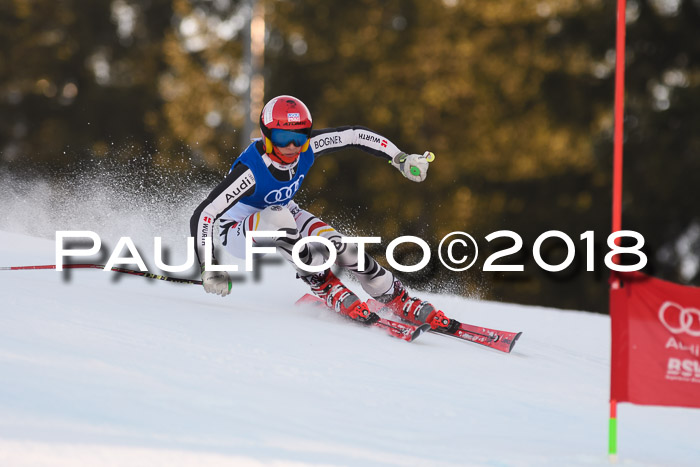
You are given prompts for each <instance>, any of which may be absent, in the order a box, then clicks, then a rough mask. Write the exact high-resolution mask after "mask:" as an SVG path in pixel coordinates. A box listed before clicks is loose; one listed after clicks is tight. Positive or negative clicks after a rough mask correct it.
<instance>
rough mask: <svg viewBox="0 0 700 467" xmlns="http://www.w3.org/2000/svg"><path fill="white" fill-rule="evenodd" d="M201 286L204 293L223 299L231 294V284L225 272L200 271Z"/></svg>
mask: <svg viewBox="0 0 700 467" xmlns="http://www.w3.org/2000/svg"><path fill="white" fill-rule="evenodd" d="M202 286H204V291H205V292H206V293H215V294H217V295H221V296H222V297H225V296H226V295H228V294H230V293H231V287H232V286H233V283H232V282H231V278H230V277H229V275H228V273H227V272H226V271H202Z"/></svg>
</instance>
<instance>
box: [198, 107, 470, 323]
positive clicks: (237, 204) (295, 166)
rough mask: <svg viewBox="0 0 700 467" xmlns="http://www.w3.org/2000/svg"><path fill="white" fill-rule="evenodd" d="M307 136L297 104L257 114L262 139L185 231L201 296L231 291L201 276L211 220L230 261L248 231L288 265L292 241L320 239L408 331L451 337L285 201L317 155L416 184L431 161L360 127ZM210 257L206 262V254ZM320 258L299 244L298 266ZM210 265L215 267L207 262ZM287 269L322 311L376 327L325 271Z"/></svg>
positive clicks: (208, 274)
mask: <svg viewBox="0 0 700 467" xmlns="http://www.w3.org/2000/svg"><path fill="white" fill-rule="evenodd" d="M311 128H312V119H311V113H310V112H309V109H308V108H307V107H306V105H304V103H303V102H302V101H301V100H299V99H297V98H295V97H292V96H285V95H283V96H278V97H275V98H273V99H272V100H270V101H269V102H268V103H267V104H266V105H265V106H264V107H263V109H262V112H261V113H260V130H261V131H262V138H260V139H256V140H254V141H253V142H252V143H251V144H250V145H249V146H248V147H247V148H246V149H245V150H244V151H243V152H242V153H241V155H240V156H239V157H238V158H237V159H236V160H235V161H234V162H233V165H232V166H231V169H230V171H229V173H228V175H227V176H226V178H224V180H223V181H222V182H221V183H219V185H218V186H217V187H216V188H214V190H213V191H212V192H211V193H210V194H209V196H207V198H206V199H205V200H204V201H203V202H202V203H201V204H200V205H199V206H198V207H197V209H196V210H195V211H194V214H193V215H192V218H191V220H190V230H191V233H192V236H193V237H194V238H195V245H196V251H197V255H198V258H199V261H200V264H201V265H202V283H203V285H204V290H205V291H206V292H208V293H215V294H219V295H221V296H222V297H223V296H226V295H228V294H229V293H230V291H231V286H232V282H231V279H230V277H229V275H228V273H227V272H225V271H207V270H204V258H205V244H206V243H205V239H207V238H211V237H212V236H213V227H214V222H215V221H216V220H219V236H220V241H221V244H222V245H223V246H224V247H225V248H226V251H228V252H229V253H231V254H232V255H233V256H235V257H238V258H245V236H246V234H247V233H248V232H250V231H275V232H280V236H279V237H273V238H271V239H261V238H256V239H254V243H255V244H256V245H261V246H265V245H272V246H275V247H276V248H277V250H278V251H279V252H280V254H281V255H282V256H283V257H284V258H285V259H287V260H288V261H290V262H292V264H294V263H293V261H292V247H293V246H294V244H295V243H296V242H297V241H299V240H300V239H301V238H303V237H308V236H321V237H324V238H326V239H328V240H330V241H331V242H332V243H333V245H335V247H336V250H337V259H336V264H337V265H338V266H340V267H343V268H346V269H348V270H350V271H351V272H352V273H353V275H354V276H355V277H356V278H357V279H358V280H359V282H360V284H361V285H362V288H363V289H364V290H365V292H367V294H369V295H370V296H371V297H373V298H374V299H376V300H377V301H379V302H381V303H382V304H384V306H385V307H387V308H389V309H390V310H391V311H392V312H393V313H394V314H396V315H398V316H399V317H400V318H402V319H404V320H406V321H409V322H411V323H414V324H422V323H429V324H430V325H431V328H432V329H434V330H437V331H441V332H445V333H453V332H455V330H456V329H457V328H458V327H459V325H460V323H459V322H457V321H456V320H453V319H449V318H447V317H446V316H445V315H444V313H443V312H442V311H438V310H436V309H435V307H433V306H432V305H431V304H430V303H428V302H426V301H423V300H421V299H419V298H416V297H410V296H409V294H408V291H407V290H406V288H405V287H404V286H403V284H402V283H401V281H400V280H398V279H397V278H396V277H394V275H393V274H392V273H391V272H389V271H388V270H387V269H385V268H383V267H382V266H380V265H379V264H378V263H377V262H376V261H375V260H374V259H373V258H371V257H370V256H369V255H367V254H365V255H364V266H365V267H364V269H363V270H362V271H360V270H359V269H358V247H357V245H355V244H352V243H342V242H341V238H342V234H340V233H339V232H338V231H336V230H335V229H333V228H332V227H331V226H329V225H328V224H326V223H325V222H323V221H322V220H320V219H319V218H318V217H316V216H314V215H313V214H311V213H310V212H308V211H306V210H304V209H302V208H300V207H299V206H298V205H297V204H296V203H295V202H294V201H293V198H294V195H295V194H296V193H297V191H298V190H299V188H300V186H301V184H302V182H303V180H304V177H305V176H306V174H307V173H308V171H309V169H310V168H311V166H312V165H313V163H314V161H315V160H316V158H317V157H320V156H322V155H325V154H329V153H331V152H335V151H338V150H340V149H344V148H349V147H354V148H358V149H361V150H363V151H364V152H367V153H369V154H372V155H374V156H377V157H379V158H382V159H385V160H386V161H388V162H389V163H390V164H391V165H392V166H394V167H395V168H396V169H398V170H399V171H400V172H401V173H402V174H403V175H404V176H405V177H406V178H408V179H409V180H412V181H414V182H422V181H423V180H425V177H426V173H427V170H428V162H429V160H428V159H429V158H432V153H430V152H426V153H425V154H423V155H418V154H406V153H404V152H402V151H400V150H399V149H398V148H397V147H396V146H395V145H394V144H393V143H392V142H391V141H389V140H388V139H387V138H384V137H383V136H381V135H379V134H377V133H375V132H373V131H371V130H368V129H367V128H364V127H360V126H344V127H339V128H327V129H323V130H312V129H311ZM212 240H213V239H212ZM265 240H268V243H265ZM210 245H213V241H212V242H211V244H210ZM211 248H212V249H213V246H212V247H211ZM210 253H211V255H212V258H214V255H213V253H214V252H213V251H210ZM326 255H327V253H326V252H325V251H323V250H319V249H316V248H312V247H309V244H306V245H304V246H303V248H302V249H301V250H300V253H299V258H300V259H301V261H302V262H303V263H304V264H307V265H312V266H315V265H320V264H323V263H324V262H325V261H326V259H327V258H326ZM212 262H213V263H214V264H216V263H215V259H213V261H212ZM295 269H296V270H297V277H299V278H300V279H301V280H303V281H304V282H305V283H307V284H308V285H309V286H310V287H311V291H312V292H313V293H314V294H315V295H316V296H318V297H320V298H321V299H323V300H324V301H325V302H326V304H327V305H328V306H329V307H331V308H333V309H335V310H336V311H338V312H340V313H341V314H343V315H346V316H348V317H350V318H351V319H354V320H357V321H360V322H364V323H372V322H374V321H376V320H377V319H378V316H377V315H376V314H375V313H372V312H370V310H369V308H368V306H367V304H366V303H364V302H363V301H361V300H360V299H359V298H358V297H357V295H355V294H354V293H353V292H352V291H350V290H349V289H348V288H347V287H346V286H345V285H344V284H343V283H342V282H341V281H340V280H339V279H338V278H337V277H336V276H335V275H334V274H333V272H332V271H331V270H330V268H329V269H327V270H325V271H323V272H319V273H310V272H308V271H305V270H303V269H301V268H298V267H296V266H295Z"/></svg>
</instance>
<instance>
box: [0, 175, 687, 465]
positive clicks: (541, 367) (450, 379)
mask: <svg viewBox="0 0 700 467" xmlns="http://www.w3.org/2000/svg"><path fill="white" fill-rule="evenodd" d="M35 188H36V186H35ZM10 193H11V195H12V196H10V197H9V198H8V197H7V196H5V198H4V199H2V201H3V203H2V208H1V209H0V266H23V265H43V264H54V263H55V248H56V245H55V241H54V240H53V239H52V238H53V232H55V230H95V231H97V232H98V233H99V234H100V235H101V236H102V238H103V240H105V242H104V248H105V250H106V251H105V252H103V253H105V254H110V253H111V250H109V247H110V246H113V245H114V244H115V241H116V237H115V235H117V233H119V234H121V235H129V236H132V237H133V238H134V240H135V242H136V244H137V246H139V249H140V252H141V253H142V254H143V256H144V257H147V258H152V256H153V250H152V248H153V247H152V245H153V243H152V237H153V236H156V235H161V236H163V237H164V238H166V239H167V240H166V244H168V245H170V247H171V248H172V251H173V252H175V253H177V251H178V246H179V245H180V244H181V245H182V246H184V237H186V236H187V235H188V231H187V219H188V217H189V214H188V213H189V212H191V210H192V209H193V207H194V205H186V204H182V205H178V207H177V209H162V206H161V207H160V208H158V207H157V206H156V207H155V208H154V210H153V211H150V210H149V209H147V208H148V206H145V207H144V206H139V205H138V204H135V203H122V204H120V205H119V206H117V207H116V208H119V209H116V208H115V206H113V203H114V202H113V201H112V198H110V196H109V195H108V194H104V193H103V196H97V197H94V196H91V197H89V198H87V197H86V198H85V199H78V200H76V198H75V197H66V198H65V199H64V201H65V202H64V203H55V204H53V205H50V206H51V207H49V206H47V205H45V204H42V200H43V199H44V198H45V197H44V196H43V195H42V193H40V192H32V191H31V190H25V191H22V192H18V191H16V190H15V191H12V190H11V191H10ZM93 195H94V194H93ZM13 196H14V198H13ZM194 198H197V196H195V197H194ZM190 204H192V203H190ZM195 205H196V203H195ZM100 208H101V209H100ZM163 212H165V213H166V215H165V216H163V215H161V214H162V213H163ZM154 213H155V214H154ZM158 213H161V214H158ZM68 214H70V216H68ZM159 216H160V217H159ZM173 226H175V227H173ZM149 237H150V239H149ZM141 248H143V250H141ZM92 260H95V261H97V262H100V263H101V264H104V261H105V255H102V256H100V257H99V258H92V259H91V258H87V259H86V258H80V259H79V261H73V262H86V261H92ZM178 261H179V262H181V258H180V257H179V256H178V254H173V255H172V261H171V264H179V262H178ZM146 262H147V264H149V266H151V265H152V261H151V260H150V259H148V260H147V261H146ZM127 267H132V268H135V267H136V266H135V265H130V266H127ZM171 275H182V274H171ZM236 277H237V278H238V281H237V282H236V283H235V284H234V290H233V293H232V294H231V295H230V296H228V297H225V298H221V297H218V296H214V295H208V294H205V293H204V291H203V290H202V288H201V286H196V285H183V284H173V283H169V282H164V281H158V280H150V279H145V278H142V277H136V276H131V275H127V274H119V273H115V272H109V271H106V272H104V271H100V270H96V269H84V270H69V271H67V272H57V271H52V270H38V271H0V284H1V285H0V466H3V467H4V466H8V467H36V466H51V467H64V466H65V467H68V466H70V467H75V466H96V465H99V466H129V467H133V466H149V467H150V466H154V465H163V466H176V467H177V466H224V465H225V466H231V465H236V466H238V465H241V466H270V465H274V466H278V465H284V466H287V465H291V466H296V465H314V466H316V465H335V466H367V465H377V466H396V465H402V466H403V465H410V466H420V465H425V466H458V465H460V466H462V465H473V466H557V467H559V466H590V465H609V460H608V457H607V436H608V433H607V428H608V415H609V413H608V410H609V408H608V397H609V371H610V365H609V358H610V329H609V328H610V321H609V318H608V317H607V316H603V315H598V314H593V313H586V312H580V311H567V310H555V309H546V308H538V307H525V306H516V305H510V304H503V303H495V302H486V301H481V300H476V299H467V298H464V297H458V296H454V295H447V294H434V293H421V297H422V298H426V299H429V300H430V301H432V302H433V303H434V304H435V305H437V306H438V307H440V308H442V309H443V310H444V311H446V312H447V314H448V315H449V316H451V317H454V318H456V319H458V320H462V321H465V322H469V323H471V324H478V325H482V326H486V327H491V328H496V329H503V330H509V331H522V332H523V336H522V337H521V339H520V340H519V341H518V343H517V344H516V346H515V349H514V350H513V352H512V353H511V354H505V353H501V352H498V351H495V350H491V349H488V348H485V347H481V346H479V345H476V344H472V343H469V342H463V341H459V340H456V339H452V338H447V337H444V336H440V335H434V334H426V335H422V336H421V337H420V338H419V339H418V340H416V341H415V342H413V343H407V342H404V341H401V340H398V339H393V338H391V337H389V336H387V335H386V334H384V333H383V332H382V331H381V330H380V329H375V328H365V327H362V326H360V325H357V324H355V323H352V322H349V321H347V320H344V319H342V318H341V317H339V316H337V315H335V314H334V313H333V312H329V311H325V310H320V309H309V308H299V307H294V306H293V303H294V301H295V300H296V299H297V298H299V297H300V296H301V295H303V294H304V293H306V292H307V288H306V286H305V285H304V284H303V283H302V282H301V281H299V280H296V279H295V278H294V273H293V270H292V269H291V267H290V266H288V265H285V264H264V265H262V266H260V268H259V269H258V270H257V272H256V274H250V273H240V274H238V275H237V276H236ZM349 283H350V284H351V285H352V286H353V288H355V289H357V290H358V291H359V287H358V286H357V284H356V283H355V284H353V283H351V282H349ZM361 295H362V294H361ZM363 298H366V297H365V296H363ZM618 419H619V421H618V426H619V460H618V462H619V464H621V465H628V466H652V465H654V466H671V465H672V466H693V465H698V463H699V462H700V438H699V437H698V434H699V433H700V410H692V409H682V408H660V407H640V406H634V405H630V404H621V405H620V406H619V407H618Z"/></svg>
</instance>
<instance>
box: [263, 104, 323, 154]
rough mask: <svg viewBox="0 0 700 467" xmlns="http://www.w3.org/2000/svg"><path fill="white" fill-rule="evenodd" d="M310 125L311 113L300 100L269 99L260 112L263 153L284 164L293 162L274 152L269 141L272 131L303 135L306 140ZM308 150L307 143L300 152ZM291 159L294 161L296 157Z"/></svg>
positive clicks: (311, 122) (309, 133) (309, 134)
mask: <svg viewBox="0 0 700 467" xmlns="http://www.w3.org/2000/svg"><path fill="white" fill-rule="evenodd" d="M312 124H313V121H312V119H311V112H309V109H308V107H306V105H305V104H304V103H303V102H302V101H301V100H300V99H297V98H296V97H293V96H286V95H282V96H277V97H274V98H272V99H270V100H269V101H268V103H267V104H265V106H264V107H263V109H262V112H260V131H262V134H263V139H264V143H265V152H266V153H267V154H269V155H270V157H271V158H273V159H277V160H278V162H282V163H286V164H289V163H291V162H294V160H289V159H288V158H286V157H284V156H283V155H282V154H281V153H279V151H277V150H276V148H275V146H274V145H273V144H272V141H271V137H272V130H286V131H292V132H295V133H301V134H304V135H306V137H307V138H308V137H310V136H311V126H312ZM308 148H309V142H308V141H307V142H306V143H305V144H304V145H303V147H302V148H301V151H300V152H304V151H306V150H307V149H308ZM274 156H277V157H274ZM297 157H298V156H297ZM293 159H296V157H295V158H293Z"/></svg>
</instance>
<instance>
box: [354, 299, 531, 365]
mask: <svg viewBox="0 0 700 467" xmlns="http://www.w3.org/2000/svg"><path fill="white" fill-rule="evenodd" d="M367 305H368V306H369V309H370V310H371V311H373V312H375V313H378V312H379V311H380V310H381V309H382V307H383V306H384V305H382V304H381V303H379V302H378V301H376V300H373V299H369V300H368V301H367ZM429 331H430V332H431V333H433V334H438V335H440V336H446V337H453V338H456V339H462V340H465V341H468V342H473V343H475V344H480V345H483V346H486V347H489V348H491V349H494V350H499V351H501V352H505V353H510V352H511V351H512V350H513V347H514V346H515V343H516V342H517V340H518V339H519V338H520V336H521V335H522V332H509V331H499V330H497V329H489V328H485V327H481V326H474V325H472V324H466V323H461V325H460V327H459V329H457V331H456V332H455V333H454V334H446V333H443V332H438V331H434V330H432V329H429Z"/></svg>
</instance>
